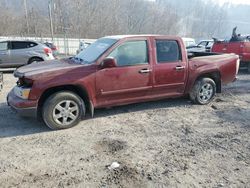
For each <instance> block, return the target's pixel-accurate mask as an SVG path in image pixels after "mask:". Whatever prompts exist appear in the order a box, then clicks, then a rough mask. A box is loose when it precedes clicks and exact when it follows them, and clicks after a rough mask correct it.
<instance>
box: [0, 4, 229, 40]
mask: <svg viewBox="0 0 250 188" xmlns="http://www.w3.org/2000/svg"><path fill="white" fill-rule="evenodd" d="M22 1H23V0H22ZM22 1H21V3H20V0H18V1H17V0H11V1H6V0H0V10H1V11H0V18H1V19H0V36H10V35H15V36H28V35H29V36H36V37H45V36H47V37H49V36H50V19H49V12H48V2H49V1H50V0H36V1H34V0H26V2H27V16H26V15H25V10H24V6H23V3H22ZM51 2H52V22H53V30H54V34H55V35H56V36H67V37H74V38H98V37H101V36H106V35H115V34H169V35H181V36H187V37H195V38H207V37H213V36H223V34H224V33H225V30H226V29H227V24H226V20H227V11H226V8H225V7H222V6H219V5H217V4H215V3H211V2H212V1H208V0H189V1H183V0H175V1H172V0H155V1H152V0H151V1H150V0H51ZM26 22H28V27H29V29H28V28H27V24H26Z"/></svg>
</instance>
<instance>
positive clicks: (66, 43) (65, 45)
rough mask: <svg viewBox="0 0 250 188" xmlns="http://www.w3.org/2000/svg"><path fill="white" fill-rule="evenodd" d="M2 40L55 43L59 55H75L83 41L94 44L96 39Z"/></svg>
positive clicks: (44, 38) (15, 38)
mask: <svg viewBox="0 0 250 188" xmlns="http://www.w3.org/2000/svg"><path fill="white" fill-rule="evenodd" d="M0 40H33V41H37V42H41V43H45V42H53V44H54V45H56V47H57V48H58V52H59V54H63V55H75V54H76V53H77V50H79V45H80V42H81V41H84V42H87V43H93V42H94V41H95V40H96V39H74V38H66V37H64V38H57V37H56V38H53V40H52V38H47V37H15V36H14V37H13V36H7V37H6V36H2V37H0Z"/></svg>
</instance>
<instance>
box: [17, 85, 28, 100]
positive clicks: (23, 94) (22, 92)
mask: <svg viewBox="0 0 250 188" xmlns="http://www.w3.org/2000/svg"><path fill="white" fill-rule="evenodd" d="M30 90H31V88H24V87H18V86H16V87H14V93H15V95H16V96H18V97H20V98H22V99H28V98H29V95H30Z"/></svg>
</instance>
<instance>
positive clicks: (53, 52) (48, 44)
mask: <svg viewBox="0 0 250 188" xmlns="http://www.w3.org/2000/svg"><path fill="white" fill-rule="evenodd" d="M44 44H45V45H46V46H47V47H49V48H50V49H51V50H52V54H53V56H54V57H57V56H58V54H59V52H58V48H57V46H56V45H55V44H54V43H52V42H45V43H44Z"/></svg>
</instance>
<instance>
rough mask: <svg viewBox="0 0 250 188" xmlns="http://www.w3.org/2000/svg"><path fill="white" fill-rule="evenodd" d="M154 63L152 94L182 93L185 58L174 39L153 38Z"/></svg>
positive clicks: (184, 76)
mask: <svg viewBox="0 0 250 188" xmlns="http://www.w3.org/2000/svg"><path fill="white" fill-rule="evenodd" d="M155 53H156V55H155V56H156V57H155V58H156V64H155V65H154V84H153V91H154V94H157V95H160V96H161V95H162V96H176V95H182V94H183V93H184V90H185V81H186V76H187V70H188V67H187V63H186V58H185V57H184V56H183V55H182V53H181V48H180V43H179V42H178V41H176V40H167V39H156V40H155Z"/></svg>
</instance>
